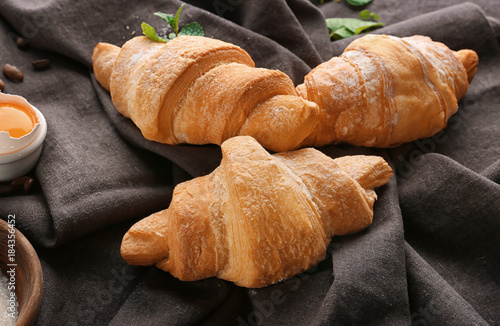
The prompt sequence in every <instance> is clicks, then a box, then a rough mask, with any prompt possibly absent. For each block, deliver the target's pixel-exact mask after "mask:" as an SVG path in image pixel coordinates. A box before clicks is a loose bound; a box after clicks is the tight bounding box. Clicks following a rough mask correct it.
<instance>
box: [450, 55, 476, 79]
mask: <svg viewBox="0 0 500 326" xmlns="http://www.w3.org/2000/svg"><path fill="white" fill-rule="evenodd" d="M455 56H456V57H457V59H458V60H460V62H462V64H463V66H464V68H465V71H466V72H467V81H468V82H469V84H470V83H471V81H472V79H473V78H474V76H475V74H476V72H477V65H478V63H479V57H478V55H477V53H476V52H475V51H473V50H460V51H458V52H455Z"/></svg>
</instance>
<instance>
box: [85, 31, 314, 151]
mask: <svg viewBox="0 0 500 326" xmlns="http://www.w3.org/2000/svg"><path fill="white" fill-rule="evenodd" d="M92 60H93V62H94V73H95V76H96V79H97V80H98V81H99V83H100V84H101V85H102V86H103V87H104V88H105V89H107V90H108V91H110V92H111V97H112V100H113V103H114V105H115V107H116V109H117V110H118V111H119V112H121V113H122V114H123V115H124V116H126V117H129V118H131V119H132V121H134V123H135V124H136V125H137V127H138V128H139V129H140V130H141V131H142V133H143V135H144V137H145V138H147V139H149V140H154V141H158V142H162V143H167V144H179V143H190V144H207V143H213V144H219V145H220V144H222V142H223V141H224V140H226V139H228V138H230V137H233V136H236V135H251V136H253V137H254V138H256V139H257V140H258V141H259V142H260V143H261V144H262V145H263V146H264V147H266V148H268V149H270V150H274V151H286V150H291V149H295V148H297V147H299V145H300V144H301V143H302V141H303V140H304V139H305V138H306V137H307V136H308V135H309V134H310V133H311V132H312V130H313V129H314V127H315V125H316V120H317V114H318V107H317V105H316V104H315V103H312V102H309V101H306V100H304V99H302V98H301V97H299V96H297V93H296V90H295V87H294V85H293V83H292V81H291V79H290V78H289V77H288V76H287V75H286V74H284V73H282V72H280V71H278V70H269V69H262V68H255V65H254V62H253V61H252V59H251V58H250V56H249V55H248V53H246V52H245V51H244V50H242V49H241V48H239V47H238V46H236V45H233V44H229V43H226V42H222V41H219V40H215V39H211V38H206V37H201V36H181V37H178V38H175V39H173V40H171V41H169V42H168V43H160V42H154V41H152V40H150V39H149V38H147V37H144V36H140V37H135V38H132V39H131V40H129V41H128V42H126V43H125V44H124V45H123V47H122V48H121V49H120V48H119V47H117V46H114V45H111V44H107V43H99V44H98V45H97V46H96V47H95V49H94V53H93V56H92Z"/></svg>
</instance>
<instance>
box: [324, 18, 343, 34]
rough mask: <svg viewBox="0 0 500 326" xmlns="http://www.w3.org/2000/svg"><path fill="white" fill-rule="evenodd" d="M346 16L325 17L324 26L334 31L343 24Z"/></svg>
mask: <svg viewBox="0 0 500 326" xmlns="http://www.w3.org/2000/svg"><path fill="white" fill-rule="evenodd" d="M346 19H348V18H327V19H325V22H326V26H328V29H330V30H331V31H335V30H337V29H339V28H341V27H342V26H344V24H345V23H344V21H345V20H346Z"/></svg>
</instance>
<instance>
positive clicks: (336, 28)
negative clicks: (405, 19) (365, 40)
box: [325, 18, 385, 40]
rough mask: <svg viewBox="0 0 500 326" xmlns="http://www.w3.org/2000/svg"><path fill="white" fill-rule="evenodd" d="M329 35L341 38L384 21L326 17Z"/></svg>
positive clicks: (382, 24) (376, 25)
mask: <svg viewBox="0 0 500 326" xmlns="http://www.w3.org/2000/svg"><path fill="white" fill-rule="evenodd" d="M325 21H326V25H327V26H328V29H329V32H330V37H331V38H333V39H335V40H339V39H342V38H346V37H350V36H353V35H358V34H360V33H362V32H363V31H366V30H368V29H371V28H377V27H381V26H384V25H385V24H384V23H376V22H371V21H365V20H360V19H356V18H327V19H326V20H325Z"/></svg>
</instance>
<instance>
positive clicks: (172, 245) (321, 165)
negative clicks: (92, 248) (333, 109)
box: [121, 136, 392, 287]
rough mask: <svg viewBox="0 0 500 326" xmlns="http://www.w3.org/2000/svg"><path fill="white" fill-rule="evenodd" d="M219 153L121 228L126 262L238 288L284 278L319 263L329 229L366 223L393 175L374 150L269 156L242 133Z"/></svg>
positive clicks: (334, 231)
mask: <svg viewBox="0 0 500 326" xmlns="http://www.w3.org/2000/svg"><path fill="white" fill-rule="evenodd" d="M222 153H223V158H222V162H221V165H220V166H219V167H218V168H217V169H216V170H214V172H212V173H211V174H209V175H206V176H203V177H199V178H196V179H193V180H190V181H187V182H184V183H181V184H179V185H178V186H177V187H176V188H175V190H174V195H173V199H172V202H171V204H170V207H169V208H168V209H166V210H163V211H161V212H158V213H155V214H152V215H151V216H149V217H147V218H145V219H143V220H141V221H139V222H137V223H136V224H135V225H134V226H132V228H131V229H130V230H129V231H128V232H127V233H126V234H125V236H124V238H123V241H122V245H121V254H122V257H123V258H124V259H125V260H126V261H127V262H128V263H129V264H134V265H152V264H156V266H157V267H158V268H160V269H162V270H165V271H168V272H170V273H171V274H172V275H174V276H175V277H177V278H179V279H181V280H186V281H187V280H191V281H192V280H199V279H203V278H208V277H213V276H217V277H219V278H222V279H225V280H228V281H231V282H234V283H235V284H237V285H239V286H244V287H263V286H266V285H269V284H272V283H275V282H278V281H280V280H284V279H287V278H289V277H292V276H293V275H296V274H297V273H300V272H303V271H305V270H307V269H308V268H310V267H312V266H314V265H315V264H316V263H318V262H319V261H321V260H322V259H324V257H325V254H326V248H327V245H328V243H329V242H330V239H331V237H332V236H333V235H342V234H349V233H353V232H357V231H360V230H362V229H364V228H366V227H367V226H369V225H370V224H371V222H372V217H373V204H374V202H375V199H376V197H377V196H376V194H375V191H374V190H373V188H374V187H379V186H382V185H383V184H385V183H387V182H388V180H389V179H390V177H391V176H392V170H391V168H390V167H389V166H388V165H387V163H386V162H385V161H384V159H383V158H381V157H378V156H362V155H360V156H346V157H342V158H338V159H335V160H333V159H331V158H329V157H328V156H326V155H324V154H322V153H321V152H319V151H317V150H315V149H313V148H305V149H301V150H297V151H292V152H286V153H280V154H275V155H270V154H269V153H268V152H267V151H266V150H265V149H264V148H263V147H262V146H260V145H259V144H258V143H257V142H256V141H255V139H253V138H252V137H249V136H238V137H234V138H231V139H229V140H227V141H225V142H224V143H223V144H222Z"/></svg>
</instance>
